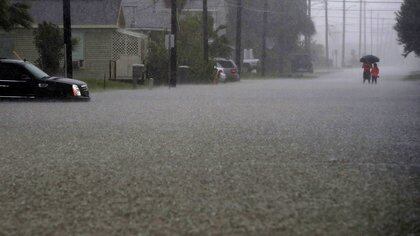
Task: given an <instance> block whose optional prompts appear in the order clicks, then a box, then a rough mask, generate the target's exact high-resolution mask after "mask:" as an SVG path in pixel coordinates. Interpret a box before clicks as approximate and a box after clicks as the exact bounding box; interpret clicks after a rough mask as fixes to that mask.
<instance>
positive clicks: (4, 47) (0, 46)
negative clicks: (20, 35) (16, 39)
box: [0, 34, 14, 58]
mask: <svg viewBox="0 0 420 236" xmlns="http://www.w3.org/2000/svg"><path fill="white" fill-rule="evenodd" d="M13 48H14V43H13V38H12V37H10V36H7V35H3V34H0V57H3V58H12V57H13Z"/></svg>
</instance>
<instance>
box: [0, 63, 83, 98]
mask: <svg viewBox="0 0 420 236" xmlns="http://www.w3.org/2000/svg"><path fill="white" fill-rule="evenodd" d="M0 98H75V99H84V100H89V98H90V97H89V89H88V86H87V84H86V83H85V82H82V81H79V80H74V79H67V78H60V77H53V76H49V75H48V74H46V73H45V72H44V71H42V70H41V69H39V68H38V67H36V66H34V65H33V64H31V63H30V62H28V61H21V60H12V59H0Z"/></svg>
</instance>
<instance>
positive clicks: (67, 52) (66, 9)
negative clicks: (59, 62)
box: [63, 0, 73, 78]
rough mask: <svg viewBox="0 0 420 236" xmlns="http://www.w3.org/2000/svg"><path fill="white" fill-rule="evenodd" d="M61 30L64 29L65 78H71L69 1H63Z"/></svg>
mask: <svg viewBox="0 0 420 236" xmlns="http://www.w3.org/2000/svg"><path fill="white" fill-rule="evenodd" d="M63 28H64V47H65V55H66V61H65V64H66V77H68V78H73V58H72V51H73V50H72V45H71V10H70V0H63Z"/></svg>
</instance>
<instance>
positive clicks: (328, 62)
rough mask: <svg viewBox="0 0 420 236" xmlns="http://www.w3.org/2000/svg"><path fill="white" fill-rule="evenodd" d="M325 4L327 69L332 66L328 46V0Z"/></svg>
mask: <svg viewBox="0 0 420 236" xmlns="http://www.w3.org/2000/svg"><path fill="white" fill-rule="evenodd" d="M324 2H325V59H326V60H327V67H329V66H330V52H329V50H330V48H329V46H328V0H324Z"/></svg>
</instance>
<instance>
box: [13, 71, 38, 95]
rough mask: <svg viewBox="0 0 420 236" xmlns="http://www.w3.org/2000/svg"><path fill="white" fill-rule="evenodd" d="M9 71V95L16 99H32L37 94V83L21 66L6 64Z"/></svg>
mask: <svg viewBox="0 0 420 236" xmlns="http://www.w3.org/2000/svg"><path fill="white" fill-rule="evenodd" d="M6 65H7V66H6V67H7V69H8V71H9V77H10V80H9V86H10V93H11V94H10V95H11V96H18V97H21V96H22V97H34V96H35V95H36V94H37V89H38V83H37V82H38V81H37V79H35V78H33V75H32V74H31V73H30V72H29V71H28V70H27V69H26V68H25V67H24V66H23V65H21V64H12V63H10V64H6Z"/></svg>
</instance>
